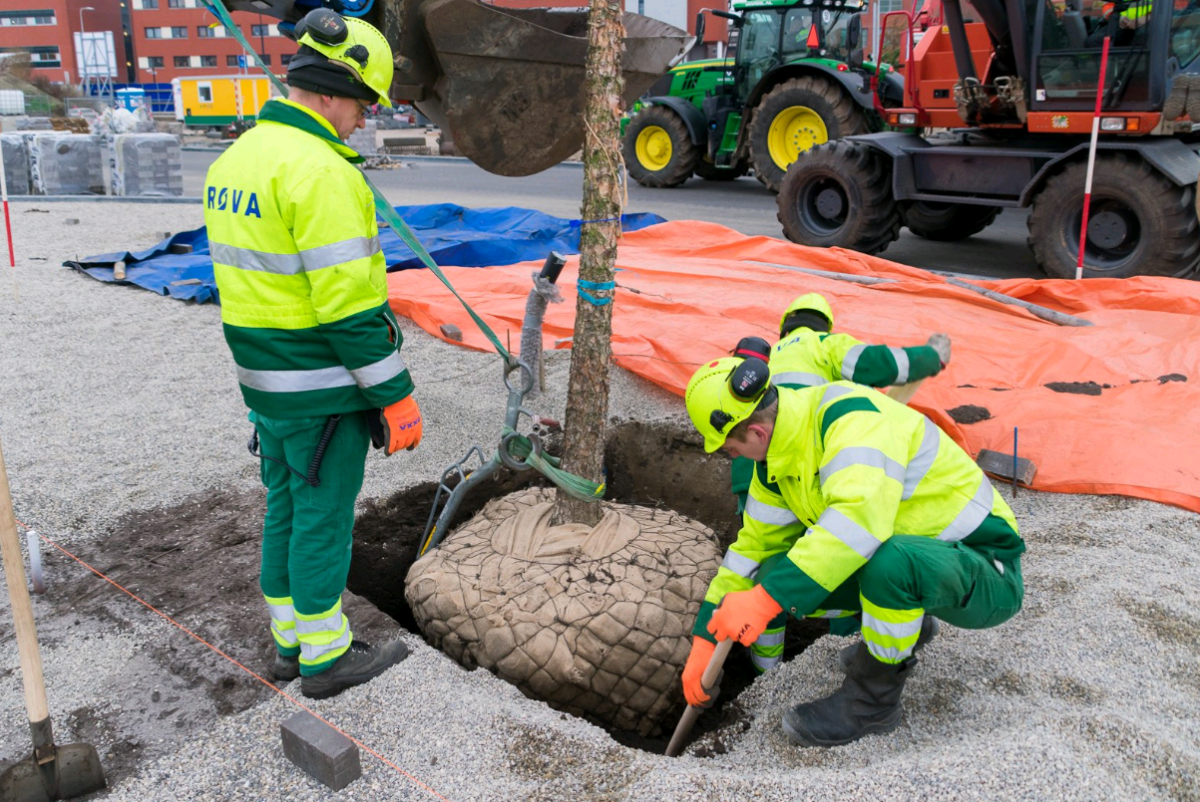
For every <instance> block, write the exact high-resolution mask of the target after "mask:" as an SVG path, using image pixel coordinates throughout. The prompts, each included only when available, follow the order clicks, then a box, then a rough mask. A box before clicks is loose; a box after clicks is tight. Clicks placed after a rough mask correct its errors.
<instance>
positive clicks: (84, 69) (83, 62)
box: [79, 6, 96, 92]
mask: <svg viewBox="0 0 1200 802" xmlns="http://www.w3.org/2000/svg"><path fill="white" fill-rule="evenodd" d="M95 10H96V9H95V8H94V7H92V6H83V7H82V8H80V9H79V87H80V88H81V89H83V90H84V91H85V92H86V91H87V81H88V78H89V77H90V75H91V70H89V69H88V63H87V43H86V40H85V38H84V37H85V34H86V31H85V30H84V28H83V12H85V11H95Z"/></svg>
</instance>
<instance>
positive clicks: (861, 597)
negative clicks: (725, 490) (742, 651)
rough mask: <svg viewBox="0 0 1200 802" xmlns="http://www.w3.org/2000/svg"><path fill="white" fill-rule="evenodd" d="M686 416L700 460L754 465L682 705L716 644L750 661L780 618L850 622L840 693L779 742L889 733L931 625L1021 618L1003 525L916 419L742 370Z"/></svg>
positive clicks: (724, 375)
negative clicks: (699, 440)
mask: <svg viewBox="0 0 1200 802" xmlns="http://www.w3.org/2000/svg"><path fill="white" fill-rule="evenodd" d="M685 401H686V404H687V410H688V415H689V416H690V418H691V420H692V423H693V424H694V425H695V427H696V429H697V430H698V431H699V432H700V433H701V434H702V435H703V436H704V447H705V450H706V451H708V452H709V453H711V452H714V451H716V450H717V449H722V448H723V449H724V450H725V452H726V453H728V454H729V455H730V456H732V457H748V458H750V459H752V460H754V461H756V462H760V463H765V465H764V470H763V471H759V472H756V473H755V476H754V478H753V481H752V484H751V487H750V500H749V502H748V504H747V505H746V512H745V516H744V518H743V525H742V529H741V531H740V532H739V533H738V537H737V540H736V542H735V543H734V544H733V545H732V546H731V548H730V550H729V553H728V554H727V555H726V556H725V560H724V563H723V564H722V566H721V568H720V569H719V570H718V572H717V576H716V577H715V578H714V579H713V581H712V583H711V584H710V585H709V588H708V592H707V593H706V594H705V598H704V603H703V604H702V606H701V608H700V614H699V616H698V617H697V620H696V625H695V628H694V629H693V634H694V636H695V637H694V639H693V645H692V651H691V654H690V655H689V657H688V662H687V666H686V667H685V669H684V672H683V688H684V696H685V697H686V698H687V701H688V704H691V705H703V704H706V703H708V701H709V697H708V695H707V694H706V693H705V692H704V690H703V688H702V686H701V681H700V677H701V675H702V673H703V671H704V668H705V666H706V665H707V664H708V661H709V658H710V657H711V655H712V653H713V650H714V649H715V644H716V642H717V641H720V640H725V639H729V638H732V639H734V640H736V641H738V642H739V643H741V644H743V645H746V646H749V645H750V644H753V643H754V642H755V641H756V640H758V639H759V637H760V636H761V635H762V634H763V632H765V631H766V629H767V627H768V625H769V624H770V623H771V622H772V620H773V619H776V618H777V617H778V616H780V615H781V614H783V613H787V614H790V615H793V616H796V617H800V616H810V617H830V616H840V615H853V614H855V613H860V614H861V617H862V636H863V639H862V641H861V642H859V643H858V644H857V645H855V646H854V647H852V651H851V652H850V654H848V655H847V656H846V657H847V659H846V660H845V661H844V670H845V671H846V677H845V679H844V681H843V682H842V686H841V688H839V689H838V690H837V691H836V692H835V693H834V694H832V695H831V696H829V697H827V698H824V699H820V700H817V701H815V702H806V703H804V704H800V705H797V706H796V707H793V708H792V709H791V710H789V711H787V713H786V714H785V715H784V718H783V728H784V731H785V733H786V734H787V736H788V738H790V739H791V740H792V741H793V742H795V743H798V744H801V745H804V746H836V745H838V744H846V743H850V742H851V741H855V740H857V739H859V738H861V737H863V736H864V735H869V734H871V733H880V732H890V731H891V730H893V729H895V728H896V727H897V726H898V725H899V723H900V719H901V716H902V708H901V705H900V696H901V693H902V691H903V690H904V683H905V682H906V681H907V679H908V677H909V675H910V673H911V672H912V669H913V666H914V665H915V664H916V657H914V656H913V652H914V651H915V649H916V647H917V646H918V645H919V641H920V640H921V638H922V635H923V634H924V635H925V637H926V638H928V637H929V634H930V625H929V624H931V623H932V621H933V617H936V618H937V619H941V620H942V621H946V622H948V623H950V624H953V625H954V626H958V627H962V628H965V629H986V628H988V627H993V626H996V625H998V624H1001V623H1003V622H1004V621H1007V620H1008V619H1009V618H1012V617H1013V616H1014V615H1016V613H1017V611H1019V610H1020V609H1021V600H1022V597H1023V595H1024V586H1023V585H1022V582H1021V563H1020V555H1021V554H1022V553H1023V552H1024V551H1025V544H1024V542H1023V541H1022V540H1021V538H1020V536H1019V535H1018V534H1017V524H1016V520H1015V518H1014V517H1013V514H1012V511H1011V510H1010V509H1009V508H1008V505H1007V504H1005V503H1004V501H1003V500H1002V499H1001V497H1000V494H999V493H998V492H996V490H995V489H994V488H993V487H992V485H991V483H990V482H989V481H988V479H987V477H986V476H984V475H983V471H981V470H980V469H979V467H978V466H977V465H976V464H975V463H974V461H973V460H972V459H971V458H970V457H969V456H968V455H967V454H966V452H964V451H963V450H962V449H961V448H959V447H958V445H956V444H955V443H954V441H953V440H951V439H950V438H949V437H948V436H947V435H946V434H944V433H943V432H942V431H941V430H940V429H939V428H938V427H937V426H935V425H934V424H933V423H932V422H931V421H929V420H928V419H927V418H926V417H925V416H924V415H922V414H921V413H919V412H917V411H915V410H913V409H910V408H908V407H906V406H904V405H902V404H898V403H896V402H895V401H892V400H891V399H889V398H887V397H886V396H883V395H882V394H880V393H878V392H876V391H874V390H869V389H867V388H864V387H860V386H857V385H854V384H851V383H849V382H834V383H831V384H825V385H822V386H818V387H811V388H806V389H800V390H792V389H788V388H786V387H776V386H774V385H773V384H772V383H771V381H770V372H769V368H768V366H767V364H766V363H765V362H763V361H762V360H761V359H757V358H754V357H750V358H746V359H738V358H725V359H718V360H715V361H713V362H709V363H708V364H706V365H704V366H703V367H702V368H700V369H699V370H698V371H696V373H695V374H694V375H693V376H692V378H691V380H690V381H689V382H688V386H687V391H686V395H685ZM927 621H928V622H929V624H927V623H926V622H927ZM780 634H781V636H782V632H781V633H780ZM780 640H781V643H780V651H781V652H782V637H781V639H780Z"/></svg>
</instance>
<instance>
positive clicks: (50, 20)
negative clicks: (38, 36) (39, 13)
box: [33, 16, 54, 25]
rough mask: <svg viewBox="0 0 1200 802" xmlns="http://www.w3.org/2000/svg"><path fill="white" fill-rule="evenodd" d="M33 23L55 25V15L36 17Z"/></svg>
mask: <svg viewBox="0 0 1200 802" xmlns="http://www.w3.org/2000/svg"><path fill="white" fill-rule="evenodd" d="M33 24H34V25H53V24H54V17H52V16H51V17H34V18H33Z"/></svg>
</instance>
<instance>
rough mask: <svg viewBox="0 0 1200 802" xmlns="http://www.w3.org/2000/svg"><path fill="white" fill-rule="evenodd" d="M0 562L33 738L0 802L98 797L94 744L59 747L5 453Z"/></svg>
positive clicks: (100, 778) (9, 774)
mask: <svg viewBox="0 0 1200 802" xmlns="http://www.w3.org/2000/svg"><path fill="white" fill-rule="evenodd" d="M0 556H2V557H3V561H4V577H5V581H6V582H7V583H8V597H9V599H10V600H11V601H12V611H13V620H14V621H15V623H16V629H17V650H18V651H19V652H20V655H21V677H22V679H23V680H24V681H25V709H26V710H27V711H28V712H29V729H30V731H31V732H32V733H33V754H31V755H30V756H29V757H28V758H26V759H25V760H22V761H19V762H17V763H14V764H13V765H12V766H9V767H8V768H7V769H6V770H5V771H4V773H3V774H0V802H43V800H44V801H45V802H50V801H51V800H55V799H70V798H71V797H75V796H82V795H83V794H90V793H92V792H94V791H99V790H100V789H101V788H103V787H104V786H105V782H104V770H103V769H102V768H101V767H100V756H99V755H98V754H96V749H95V747H93V746H92V745H91V744H68V745H66V746H55V745H54V733H53V732H52V731H51V728H50V710H49V707H48V706H47V704H46V685H45V681H44V680H43V678H42V656H41V653H40V652H39V651H38V644H37V628H36V626H35V625H34V622H33V606H32V605H31V604H30V601H29V588H28V587H26V585H25V566H24V565H23V564H22V562H21V546H20V542H19V541H18V539H17V520H16V518H15V517H13V508H12V496H11V495H9V490H8V474H7V473H6V472H5V470H4V452H3V450H0Z"/></svg>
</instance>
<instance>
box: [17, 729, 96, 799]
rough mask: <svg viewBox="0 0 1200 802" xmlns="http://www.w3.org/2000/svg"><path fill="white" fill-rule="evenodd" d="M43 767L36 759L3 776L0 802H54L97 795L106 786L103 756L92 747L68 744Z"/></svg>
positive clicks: (55, 753)
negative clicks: (102, 765) (101, 760)
mask: <svg viewBox="0 0 1200 802" xmlns="http://www.w3.org/2000/svg"><path fill="white" fill-rule="evenodd" d="M54 755H55V757H54V760H53V761H51V762H50V763H47V764H45V765H44V766H39V765H38V764H37V763H36V762H34V759H33V757H29V758H26V759H25V760H21V761H18V762H17V763H14V764H13V765H11V766H9V767H8V768H7V769H5V770H4V773H3V774H0V802H53V800H56V799H73V798H75V797H77V796H83V795H84V794H91V793H95V792H96V791H99V790H101V789H102V788H104V787H105V785H107V782H106V781H105V779H104V769H103V768H102V767H101V766H100V755H98V754H97V753H96V749H95V747H93V746H92V745H91V744H83V743H79V744H67V745H66V746H59V747H57V748H56V749H55V750H54Z"/></svg>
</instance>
